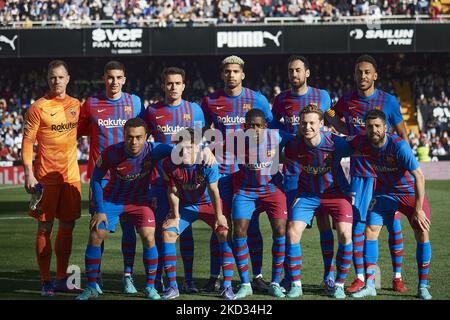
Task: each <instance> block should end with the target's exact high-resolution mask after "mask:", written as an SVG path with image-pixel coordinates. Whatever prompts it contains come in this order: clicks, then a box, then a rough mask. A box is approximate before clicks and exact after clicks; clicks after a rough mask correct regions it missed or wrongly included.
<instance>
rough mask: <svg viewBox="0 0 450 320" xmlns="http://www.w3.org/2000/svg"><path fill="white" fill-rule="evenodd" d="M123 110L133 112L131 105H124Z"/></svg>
mask: <svg viewBox="0 0 450 320" xmlns="http://www.w3.org/2000/svg"><path fill="white" fill-rule="evenodd" d="M123 111H124V112H126V113H131V112H132V110H131V106H125V107H123Z"/></svg>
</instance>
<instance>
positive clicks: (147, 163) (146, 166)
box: [143, 160, 152, 170]
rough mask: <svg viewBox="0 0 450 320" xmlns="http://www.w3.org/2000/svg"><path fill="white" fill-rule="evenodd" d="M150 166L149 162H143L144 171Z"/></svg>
mask: <svg viewBox="0 0 450 320" xmlns="http://www.w3.org/2000/svg"><path fill="white" fill-rule="evenodd" d="M151 166H152V162H151V160H148V161H145V162H144V164H143V167H144V170H149V169H150V168H151Z"/></svg>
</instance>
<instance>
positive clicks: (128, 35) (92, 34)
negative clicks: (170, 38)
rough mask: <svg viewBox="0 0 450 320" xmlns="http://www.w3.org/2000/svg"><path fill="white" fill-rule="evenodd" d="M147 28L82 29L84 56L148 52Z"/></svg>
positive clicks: (144, 53) (143, 53)
mask: <svg viewBox="0 0 450 320" xmlns="http://www.w3.org/2000/svg"><path fill="white" fill-rule="evenodd" d="M149 37H150V35H149V29H148V28H97V29H84V43H85V48H86V51H85V55H86V56H95V57H98V56H100V57H102V56H115V55H133V56H142V55H144V56H146V55H149V54H150V51H149V48H150V38H149Z"/></svg>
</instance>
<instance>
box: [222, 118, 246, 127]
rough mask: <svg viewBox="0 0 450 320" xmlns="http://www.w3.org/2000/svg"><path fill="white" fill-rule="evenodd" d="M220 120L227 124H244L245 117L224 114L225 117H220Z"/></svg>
mask: <svg viewBox="0 0 450 320" xmlns="http://www.w3.org/2000/svg"><path fill="white" fill-rule="evenodd" d="M218 120H219V122H221V123H223V124H224V125H226V126H230V125H235V124H243V123H245V118H244V117H239V116H235V117H230V116H224V117H218Z"/></svg>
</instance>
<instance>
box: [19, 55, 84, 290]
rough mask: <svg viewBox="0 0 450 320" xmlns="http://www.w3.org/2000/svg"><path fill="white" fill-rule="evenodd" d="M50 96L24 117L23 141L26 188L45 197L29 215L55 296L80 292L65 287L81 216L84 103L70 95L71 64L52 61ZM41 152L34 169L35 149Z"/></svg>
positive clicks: (45, 282) (45, 284)
mask: <svg viewBox="0 0 450 320" xmlns="http://www.w3.org/2000/svg"><path fill="white" fill-rule="evenodd" d="M47 79H48V84H49V92H48V93H47V95H46V96H44V97H42V98H40V99H39V100H37V101H36V102H35V103H33V104H32V105H31V107H30V108H29V109H28V111H27V113H26V118H25V124H24V135H23V142H22V146H23V149H22V160H23V165H24V169H25V189H26V190H27V192H28V193H35V192H36V191H37V189H38V188H40V186H42V187H43V195H42V199H41V200H40V202H39V204H38V206H37V208H36V209H35V210H30V215H31V216H32V217H34V218H36V219H37V220H38V231H37V236H36V258H37V262H38V265H39V270H40V274H41V281H42V296H53V295H54V294H55V291H64V292H73V291H79V289H77V288H74V287H73V286H71V285H68V283H67V267H68V265H69V258H70V254H71V250H72V232H73V228H74V226H75V220H77V219H78V218H79V217H80V214H81V183H80V171H79V168H78V163H77V139H76V137H77V123H78V117H79V114H80V102H79V101H78V100H77V99H75V98H72V97H70V96H69V95H67V94H66V88H67V84H68V83H69V80H70V76H69V70H68V67H67V64H66V63H65V62H64V61H61V60H54V61H52V62H50V64H49V66H48V74H47ZM35 142H37V145H38V151H37V155H36V159H35V162H34V164H33V145H34V143H35ZM55 218H57V219H58V220H59V227H58V234H57V236H56V241H55V254H56V262H57V270H56V281H55V282H52V280H51V276H50V261H51V257H52V244H51V233H52V229H53V222H54V220H55Z"/></svg>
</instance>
